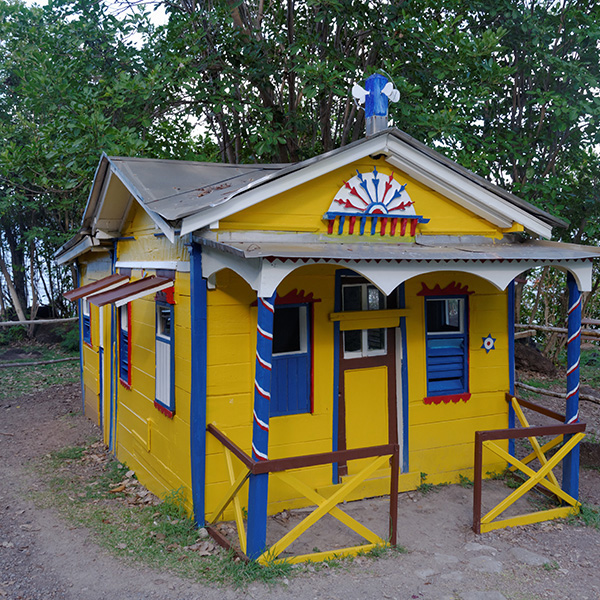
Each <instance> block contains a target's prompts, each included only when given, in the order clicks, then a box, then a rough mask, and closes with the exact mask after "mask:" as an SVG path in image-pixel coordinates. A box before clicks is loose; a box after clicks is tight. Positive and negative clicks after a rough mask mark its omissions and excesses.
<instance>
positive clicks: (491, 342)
mask: <svg viewBox="0 0 600 600" xmlns="http://www.w3.org/2000/svg"><path fill="white" fill-rule="evenodd" d="M481 339H482V340H483V344H481V347H482V348H483V349H484V350H485V353H486V354H488V353H489V351H490V350H495V349H496V338H493V337H492V334H491V333H488V336H487V337H482V338H481Z"/></svg>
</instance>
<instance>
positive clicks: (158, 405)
mask: <svg viewBox="0 0 600 600" xmlns="http://www.w3.org/2000/svg"><path fill="white" fill-rule="evenodd" d="M154 408H156V409H157V410H158V411H159V412H161V413H162V414H163V415H165V417H169V419H172V418H173V417H174V416H175V411H173V410H169V409H168V408H167V407H166V406H163V405H162V404H161V403H160V402H157V401H156V400H155V401H154Z"/></svg>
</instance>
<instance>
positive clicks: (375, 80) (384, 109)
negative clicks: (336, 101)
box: [352, 73, 400, 135]
mask: <svg viewBox="0 0 600 600" xmlns="http://www.w3.org/2000/svg"><path fill="white" fill-rule="evenodd" d="M352 96H353V97H354V99H355V100H356V101H357V102H358V103H359V104H364V105H365V120H366V125H367V135H373V134H374V133H377V132H378V131H382V130H383V129H387V126H388V106H389V103H390V102H398V100H399V99H400V92H399V91H398V90H397V89H395V88H394V86H393V84H392V82H391V81H388V80H387V78H385V77H384V76H383V75H379V74H378V73H375V74H374V75H371V76H370V77H369V78H368V79H367V80H366V81H365V87H364V88H363V87H361V86H360V85H358V84H357V83H355V84H354V85H353V86H352Z"/></svg>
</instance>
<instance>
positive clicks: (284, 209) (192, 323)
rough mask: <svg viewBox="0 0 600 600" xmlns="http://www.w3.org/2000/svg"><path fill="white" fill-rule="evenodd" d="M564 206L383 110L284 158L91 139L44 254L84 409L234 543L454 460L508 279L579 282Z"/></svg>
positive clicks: (499, 390) (489, 379) (496, 339)
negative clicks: (248, 160)
mask: <svg viewBox="0 0 600 600" xmlns="http://www.w3.org/2000/svg"><path fill="white" fill-rule="evenodd" d="M563 225H564V223H563V222H561V221H560V220H559V219H556V218H554V217H553V216H551V215H550V214H548V213H546V212H544V211H542V210H540V209H538V208H536V207H534V206H532V205H531V204H529V203H527V202H525V201H523V200H521V199H519V198H517V197H515V196H513V195H511V194H510V193H508V192H506V191H504V190H502V189H500V188H498V187H496V186H495V185H492V184H491V183H490V182H488V181H486V180H484V179H482V178H480V177H478V176H477V175H475V174H473V173H471V172H469V171H467V170H466V169H464V168H462V167H460V166H459V165H457V164H455V163H454V162H452V161H450V160H448V159H447V158H445V157H443V156H442V155H440V154H439V153H437V152H435V151H433V150H432V149H430V148H428V147H426V146H424V145H423V144H421V143H420V142H418V141H416V140H414V139H413V138H411V137H410V136H408V135H407V134H405V133H403V132H401V131H399V130H396V129H385V130H383V131H380V132H378V133H375V134H373V135H371V136H369V137H366V138H364V139H362V140H359V141H357V142H355V143H353V144H350V145H348V146H345V147H343V148H340V149H338V150H335V151H333V152H329V153H327V154H323V155H321V156H317V157H314V158H312V159H310V160H307V161H304V162H300V163H297V164H292V165H226V164H208V163H195V162H184V161H166V160H151V159H140V158H115V157H108V156H102V158H101V161H100V164H99V167H98V170H97V172H96V176H95V179H94V182H93V186H92V190H91V193H90V197H89V202H88V205H87V208H86V210H85V214H84V217H83V223H82V228H81V231H80V232H79V233H78V234H77V235H76V236H75V237H74V238H73V239H71V240H70V241H69V242H68V243H66V244H65V245H64V246H63V247H61V248H60V249H59V251H58V252H57V255H56V260H57V261H58V263H60V264H66V263H69V262H74V263H75V264H76V266H77V272H78V274H79V281H78V287H77V289H75V290H73V291H72V292H70V293H69V295H68V297H70V298H71V299H72V300H74V301H78V302H79V305H80V328H81V338H82V346H81V348H82V349H81V369H82V393H83V397H84V407H85V413H86V414H87V415H88V416H89V417H90V418H91V419H93V420H94V421H96V422H97V423H98V424H99V425H100V426H101V427H102V431H103V435H104V440H105V442H106V443H107V444H108V445H109V446H110V447H111V449H113V450H114V452H115V454H116V456H117V457H118V458H119V460H121V461H123V462H125V463H126V464H127V465H128V467H129V468H131V469H133V470H135V472H136V475H137V477H138V478H139V480H140V481H141V482H142V483H143V484H144V485H146V486H147V487H148V488H149V489H150V490H151V491H153V492H154V493H156V494H158V495H162V494H164V493H165V492H167V491H169V490H173V489H178V488H181V489H183V490H184V492H185V496H186V498H187V501H188V504H189V508H190V510H192V511H193V513H194V515H195V518H196V520H197V522H198V523H199V524H200V525H203V524H205V523H206V522H208V521H211V522H212V521H214V520H215V519H219V518H237V519H238V520H239V521H241V520H242V519H243V518H245V516H246V514H247V533H246V532H243V531H242V532H240V543H241V544H242V549H243V550H244V551H246V552H247V554H248V555H249V556H250V557H252V558H256V557H259V556H260V555H261V553H262V552H263V550H264V547H265V528H266V516H267V514H273V513H276V512H279V511H281V510H283V509H288V508H294V507H301V506H307V505H312V504H317V505H319V503H321V504H327V502H329V504H327V506H326V507H325V508H324V509H323V510H326V509H327V510H328V509H329V508H331V507H332V506H334V505H335V502H336V500H338V499H339V498H341V495H340V494H339V490H341V489H342V488H344V489H345V492H344V499H357V498H364V497H370V496H378V495H385V494H389V493H390V490H392V496H393V495H394V494H393V492H394V490H395V489H398V490H400V491H403V490H411V489H415V488H416V487H417V486H418V485H419V484H420V483H421V482H422V480H423V477H425V475H424V474H426V478H427V479H426V480H427V482H429V483H434V484H435V483H440V482H456V481H458V480H459V476H460V475H464V476H467V477H469V478H472V477H473V468H474V462H473V460H474V459H473V451H474V434H475V432H476V431H482V430H490V429H501V428H507V427H509V426H513V425H514V414H513V413H512V410H511V408H510V405H509V404H508V403H507V402H506V399H505V396H506V394H507V393H513V391H514V352H513V344H514V337H513V332H514V322H513V315H514V295H513V281H514V279H515V277H517V276H518V275H519V274H521V273H523V272H524V271H526V270H528V269H531V268H535V267H541V266H548V265H550V266H554V267H558V268H560V269H563V270H564V271H565V272H567V273H568V276H569V280H570V281H571V282H572V284H573V285H574V286H575V288H574V289H575V290H577V293H578V291H587V290H590V288H591V269H592V267H591V259H592V258H594V257H595V256H596V253H595V252H594V251H593V250H591V249H589V248H584V247H580V246H574V245H568V244H560V243H554V242H550V241H544V240H548V239H549V238H550V237H551V234H552V229H553V227H560V226H563ZM571 412H573V411H571ZM572 416H573V415H571V417H572ZM506 445H508V442H506V443H505V446H506ZM365 449H366V450H365ZM303 457H309V458H308V459H306V460H304V459H303ZM390 457H391V459H392V460H391V465H392V468H391V469H390ZM486 460H487V461H488V462H485V463H484V468H483V472H484V473H485V472H492V471H495V470H496V471H497V470H501V469H503V468H504V466H505V464H506V463H505V462H503V461H501V460H499V459H498V458H497V457H496V458H493V457H492V456H490V457H488V459H486ZM571 470H572V471H573V472H575V474H576V471H577V465H576V464H575V465H574V466H573V465H572V469H571ZM286 473H287V475H286ZM358 474H360V477H355V476H356V475H358ZM353 477H354V479H353ZM573 477H574V476H573ZM352 481H355V482H356V483H352ZM349 483H350V485H348V484H349ZM569 485H571V488H570V490H571V494H572V495H573V494H574V495H575V496H576V490H574V489H573V486H576V480H575V483H573V482H571V484H569ZM344 486H346V487H344ZM333 510H339V509H333ZM317 516H318V515H317ZM338 518H341V517H340V516H339V515H338ZM246 534H247V536H248V539H247V540H246V539H245V537H246ZM366 537H367V539H370V540H371V541H372V542H373V543H376V541H377V539H376V538H369V537H368V536H366Z"/></svg>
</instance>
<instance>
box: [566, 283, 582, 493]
mask: <svg viewBox="0 0 600 600" xmlns="http://www.w3.org/2000/svg"><path fill="white" fill-rule="evenodd" d="M567 287H568V289H569V311H568V319H567V407H566V414H565V421H566V422H567V423H574V422H576V421H578V420H579V359H580V357H581V294H580V292H579V288H578V287H577V282H576V281H575V278H574V277H573V275H572V274H571V273H570V272H569V273H567ZM571 437H572V436H565V442H566V441H567V440H568V439H569V438H571ZM562 487H563V490H564V491H565V492H567V494H569V495H570V496H572V497H573V498H575V499H576V500H577V499H578V498H579V444H577V446H575V448H573V450H571V452H570V453H569V454H568V455H567V457H566V458H565V459H564V460H563V479H562Z"/></svg>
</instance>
